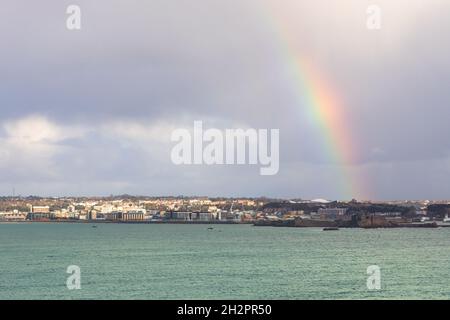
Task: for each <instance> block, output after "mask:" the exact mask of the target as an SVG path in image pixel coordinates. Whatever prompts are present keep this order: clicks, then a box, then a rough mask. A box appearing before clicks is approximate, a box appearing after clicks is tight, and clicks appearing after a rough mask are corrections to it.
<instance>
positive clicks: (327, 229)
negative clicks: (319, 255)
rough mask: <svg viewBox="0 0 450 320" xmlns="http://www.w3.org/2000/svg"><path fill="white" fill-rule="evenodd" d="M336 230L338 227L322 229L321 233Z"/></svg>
mask: <svg viewBox="0 0 450 320" xmlns="http://www.w3.org/2000/svg"><path fill="white" fill-rule="evenodd" d="M337 230H339V228H338V227H326V228H323V229H322V231H337Z"/></svg>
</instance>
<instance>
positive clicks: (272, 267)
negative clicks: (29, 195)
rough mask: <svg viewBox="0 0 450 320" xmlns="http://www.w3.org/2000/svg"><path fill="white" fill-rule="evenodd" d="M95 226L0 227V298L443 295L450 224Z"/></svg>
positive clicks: (449, 270)
mask: <svg viewBox="0 0 450 320" xmlns="http://www.w3.org/2000/svg"><path fill="white" fill-rule="evenodd" d="M96 226H97V227H96V228H94V227H93V225H92V224H81V223H15V224H12V223H4V224H0V271H1V272H0V299H354V298H356V299H386V298H393V299H406V298H414V299H449V298H450V228H440V229H379V230H363V229H341V230H339V231H329V232H324V231H322V230H321V229H316V228H308V229H301V228H273V227H253V226H251V225H213V226H210V225H173V224H164V225H154V224H152V225H138V224H97V225H96ZM210 227H213V229H212V230H209V229H208V228H210ZM69 265H77V266H79V267H80V270H81V289H80V290H68V289H67V287H66V279H67V277H68V276H69V274H67V273H66V270H67V267H68V266H69ZM369 265H378V266H379V267H380V269H381V290H375V291H372V290H368V289H367V285H366V281H367V277H368V275H367V273H366V271H367V267H368V266H369Z"/></svg>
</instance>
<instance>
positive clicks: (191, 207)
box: [0, 195, 450, 230]
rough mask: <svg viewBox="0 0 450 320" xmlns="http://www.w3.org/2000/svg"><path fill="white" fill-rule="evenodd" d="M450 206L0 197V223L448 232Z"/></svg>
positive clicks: (449, 203)
mask: <svg viewBox="0 0 450 320" xmlns="http://www.w3.org/2000/svg"><path fill="white" fill-rule="evenodd" d="M449 214H450V201H428V200H425V201H389V202H369V201H364V202H358V201H356V200H352V201H347V202H343V201H327V200H323V199H316V200H301V199H291V200H283V199H269V198H208V197H182V196H179V197H135V196H129V195H122V196H110V197H82V198H75V197H61V198H42V197H33V196H29V197H1V198H0V222H95V223H101V222H104V223H185V224H195V223H204V224H218V223H225V224H227V223H228V224H236V223H249V224H253V225H255V226H274V227H322V228H325V229H330V230H332V229H334V228H336V229H337V228H345V227H347V228H352V227H353V228H354V227H360V228H396V227H428V228H436V227H446V226H450V218H449Z"/></svg>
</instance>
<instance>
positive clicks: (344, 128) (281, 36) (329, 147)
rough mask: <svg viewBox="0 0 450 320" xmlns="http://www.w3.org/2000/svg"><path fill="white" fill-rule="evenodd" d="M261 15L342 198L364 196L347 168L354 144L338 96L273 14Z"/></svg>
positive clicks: (361, 186)
mask: <svg viewBox="0 0 450 320" xmlns="http://www.w3.org/2000/svg"><path fill="white" fill-rule="evenodd" d="M264 16H265V18H266V19H265V20H266V21H267V20H268V21H269V25H271V26H272V30H271V31H272V32H273V33H275V38H276V39H278V42H279V44H278V47H279V49H280V50H281V56H282V59H283V61H285V64H286V67H287V68H288V70H289V72H291V73H292V74H293V76H294V79H295V81H294V90H295V92H296V95H297V99H298V100H299V103H300V104H302V105H304V106H306V114H307V115H308V116H310V118H311V119H312V121H313V123H314V124H315V126H316V127H317V129H318V130H319V131H320V133H321V136H322V139H323V141H324V149H325V152H326V153H327V157H328V158H329V160H330V162H331V163H332V164H333V165H334V166H336V168H337V172H336V173H337V175H338V177H337V184H338V189H339V193H340V194H341V195H342V199H347V200H349V199H352V198H358V199H361V198H362V197H367V195H368V192H367V188H366V187H365V186H364V184H362V183H361V182H360V179H359V177H357V176H356V175H355V174H354V173H353V172H352V170H351V168H350V166H351V165H352V164H355V163H356V162H357V157H356V150H357V144H356V143H355V142H354V139H353V135H352V134H351V133H350V126H348V125H347V124H346V120H347V119H348V117H346V116H345V108H344V106H343V104H342V103H341V101H342V99H340V97H339V96H338V95H337V94H336V92H334V91H333V90H332V89H331V86H330V85H329V83H328V82H327V81H326V80H325V79H326V77H325V76H324V74H323V72H321V70H319V68H318V67H317V66H316V65H315V64H314V63H313V62H312V61H311V60H308V59H307V58H306V56H305V55H303V56H302V55H300V54H298V50H296V49H295V48H294V46H293V45H292V43H293V42H292V41H290V39H289V38H288V35H289V33H288V32H287V31H286V30H284V29H283V28H282V24H281V23H276V22H275V21H274V20H276V19H275V17H274V16H273V15H268V14H264ZM280 21H281V20H280Z"/></svg>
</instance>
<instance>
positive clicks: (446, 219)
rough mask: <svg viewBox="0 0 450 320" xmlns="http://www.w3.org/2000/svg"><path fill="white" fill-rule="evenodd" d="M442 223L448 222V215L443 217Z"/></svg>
mask: <svg viewBox="0 0 450 320" xmlns="http://www.w3.org/2000/svg"><path fill="white" fill-rule="evenodd" d="M442 222H450V218H449V217H448V214H446V215H445V218H444V220H442Z"/></svg>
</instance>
